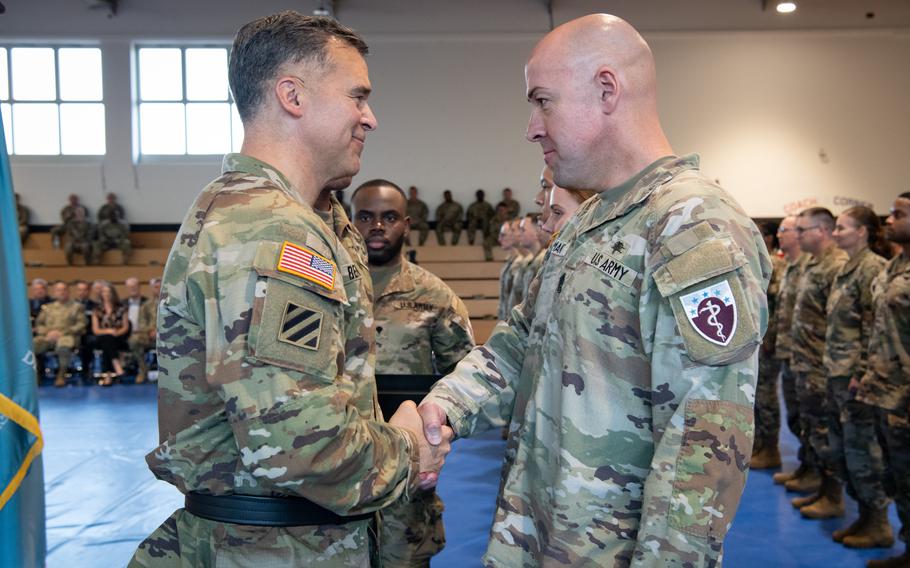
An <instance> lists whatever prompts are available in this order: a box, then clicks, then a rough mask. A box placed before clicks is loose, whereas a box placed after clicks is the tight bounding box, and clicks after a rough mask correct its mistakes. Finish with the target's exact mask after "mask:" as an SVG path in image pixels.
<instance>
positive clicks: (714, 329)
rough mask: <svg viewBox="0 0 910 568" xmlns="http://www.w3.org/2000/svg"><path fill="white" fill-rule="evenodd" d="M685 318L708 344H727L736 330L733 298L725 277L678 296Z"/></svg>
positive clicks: (734, 301)
mask: <svg viewBox="0 0 910 568" xmlns="http://www.w3.org/2000/svg"><path fill="white" fill-rule="evenodd" d="M679 301H680V302H682V305H683V309H684V310H685V313H686V317H687V318H688V319H689V323H690V324H692V327H694V328H695V331H697V332H698V334H699V335H700V336H702V337H704V338H705V339H707V340H708V341H710V342H711V343H715V344H717V345H721V346H727V345H729V344H730V340H731V339H733V334H734V333H735V332H736V319H737V313H736V300H735V299H734V297H733V291H732V290H731V289H730V283H729V282H728V281H727V280H724V281H722V282H717V283H716V284H712V285H711V286H708V287H707V288H702V289H701V290H696V291H695V292H692V293H691V294H685V295H683V296H680V298H679Z"/></svg>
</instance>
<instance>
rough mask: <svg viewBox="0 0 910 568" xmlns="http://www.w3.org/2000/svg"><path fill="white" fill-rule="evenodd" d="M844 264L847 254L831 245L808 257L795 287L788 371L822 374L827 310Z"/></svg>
mask: <svg viewBox="0 0 910 568" xmlns="http://www.w3.org/2000/svg"><path fill="white" fill-rule="evenodd" d="M846 262H847V253H845V252H844V251H842V250H840V249H839V248H837V247H836V246H834V245H833V244H832V245H831V246H829V247H828V248H827V249H825V250H824V251H822V252H821V254H819V255H818V256H810V257H809V258H808V260H806V264H805V267H804V269H803V272H802V274H801V275H800V278H799V282H798V283H797V285H796V301H795V302H794V303H793V323H792V325H791V326H790V338H791V340H792V343H791V345H792V351H791V355H790V368H791V369H793V370H794V371H797V372H801V373H822V374H824V372H825V367H824V356H825V332H826V329H827V327H828V318H827V313H826V309H827V306H828V296H829V295H830V294H831V286H832V285H833V284H834V277H835V276H837V273H838V272H840V269H841V268H842V267H843V266H844V264H846Z"/></svg>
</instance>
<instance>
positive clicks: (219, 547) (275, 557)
mask: <svg viewBox="0 0 910 568" xmlns="http://www.w3.org/2000/svg"><path fill="white" fill-rule="evenodd" d="M371 526H372V522H371V521H368V520H366V521H355V522H352V523H347V524H344V525H321V526H305V527H255V526H248V525H235V524H230V523H220V522H216V521H210V520H208V519H203V518H201V517H197V516H195V515H192V514H190V513H189V512H187V511H186V510H185V509H178V510H177V511H175V512H174V513H173V514H172V515H171V516H170V517H168V519H167V520H166V521H164V523H162V525H161V526H160V527H158V528H157V529H156V530H155V532H153V533H152V534H151V535H150V536H149V537H148V538H146V539H145V540H144V541H143V542H142V544H140V545H139V549H138V550H136V553H135V554H134V555H133V558H132V560H130V563H129V568H137V567H140V566H154V567H159V566H161V567H175V568H176V567H180V568H195V567H201V566H205V567H208V566H217V567H218V568H235V567H236V568H241V567H250V566H252V567H255V568H273V567H274V568H277V567H279V566H280V567H286V566H319V567H320V568H353V567H356V568H365V567H368V566H371V565H375V559H374V562H372V563H371V558H370V554H371V549H374V547H373V546H371V543H372V542H375V539H374V538H373V531H372V529H371Z"/></svg>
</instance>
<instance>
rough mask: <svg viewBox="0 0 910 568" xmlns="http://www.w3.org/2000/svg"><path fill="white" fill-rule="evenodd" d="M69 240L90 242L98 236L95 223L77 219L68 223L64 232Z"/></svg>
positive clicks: (75, 242) (71, 241)
mask: <svg viewBox="0 0 910 568" xmlns="http://www.w3.org/2000/svg"><path fill="white" fill-rule="evenodd" d="M64 234H65V235H66V238H67V240H68V242H70V243H72V244H89V243H90V242H91V241H94V240H95V238H96V236H97V234H98V233H97V231H96V229H95V225H93V224H91V223H89V222H88V221H77V220H75V219H73V220H71V221H69V222H68V223H67V224H66V231H65V232H64Z"/></svg>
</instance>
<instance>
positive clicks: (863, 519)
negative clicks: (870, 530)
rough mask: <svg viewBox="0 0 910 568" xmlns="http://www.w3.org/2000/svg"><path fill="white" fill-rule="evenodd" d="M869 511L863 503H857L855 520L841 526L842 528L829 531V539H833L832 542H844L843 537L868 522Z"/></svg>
mask: <svg viewBox="0 0 910 568" xmlns="http://www.w3.org/2000/svg"><path fill="white" fill-rule="evenodd" d="M869 512H870V509H869V508H868V507H866V506H865V505H863V504H862V503H860V504H859V517H858V518H857V519H856V520H855V521H853V523H852V524H851V525H850V526H849V527H847V528H843V529H837V530H836V531H834V532H833V533H831V539H832V540H834V542H844V538H846V537H848V536H850V535H852V534H856V533H858V532H859V531H861V530H862V529H863V528H864V527H865V526H866V523H867V522H869Z"/></svg>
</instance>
